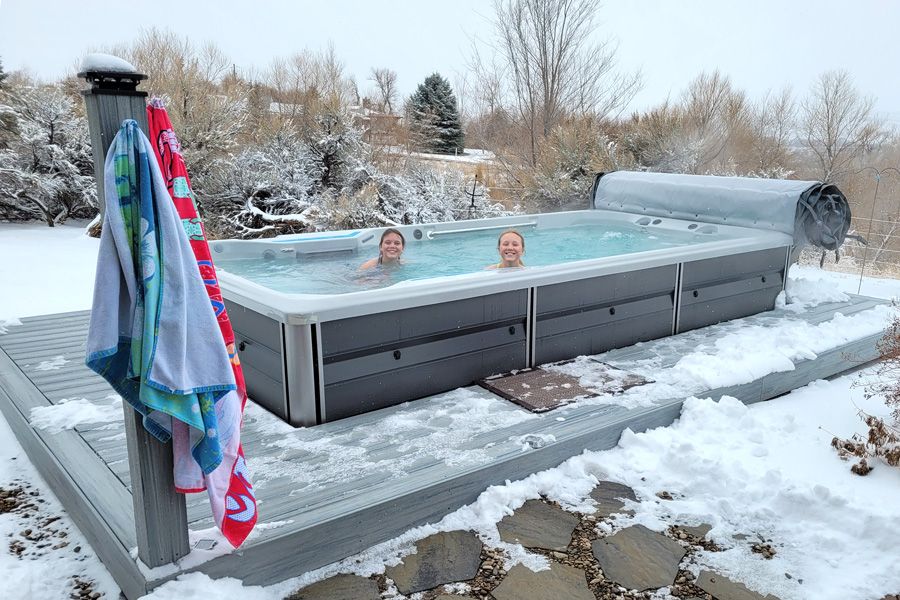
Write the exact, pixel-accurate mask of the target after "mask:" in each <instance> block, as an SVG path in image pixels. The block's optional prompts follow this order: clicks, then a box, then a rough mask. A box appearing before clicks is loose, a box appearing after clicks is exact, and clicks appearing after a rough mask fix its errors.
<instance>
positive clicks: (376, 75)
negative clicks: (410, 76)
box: [369, 68, 397, 114]
mask: <svg viewBox="0 0 900 600" xmlns="http://www.w3.org/2000/svg"><path fill="white" fill-rule="evenodd" d="M369 79H371V80H372V81H374V82H375V87H376V90H375V91H376V93H377V96H376V98H375V103H376V105H377V106H378V110H380V111H381V112H383V113H387V114H393V112H394V103H395V102H396V101H397V72H396V71H392V70H391V69H385V68H381V69H376V68H372V75H371V76H370V77H369Z"/></svg>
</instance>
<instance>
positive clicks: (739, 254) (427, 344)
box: [213, 210, 793, 425]
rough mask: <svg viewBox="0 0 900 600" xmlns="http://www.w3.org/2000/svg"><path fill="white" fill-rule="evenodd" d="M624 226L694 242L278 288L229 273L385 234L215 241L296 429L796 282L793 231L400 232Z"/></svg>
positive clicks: (250, 363)
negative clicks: (791, 277) (324, 290)
mask: <svg viewBox="0 0 900 600" xmlns="http://www.w3.org/2000/svg"><path fill="white" fill-rule="evenodd" d="M622 224H626V225H629V226H633V227H634V228H636V229H637V230H639V231H641V232H644V233H645V234H647V235H650V236H652V235H653V234H654V233H655V232H659V233H672V232H679V233H683V234H685V237H686V238H687V240H686V243H685V244H684V245H681V246H678V247H666V248H659V249H655V250H643V251H639V252H634V253H630V254H623V255H618V256H606V257H600V258H594V259H584V260H578V261H575V262H569V263H563V264H558V265H547V266H529V267H526V268H524V269H516V270H502V271H501V270H496V271H476V272H472V273H468V274H463V275H454V276H444V277H439V278H435V279H422V280H412V281H404V282H401V283H397V284H394V285H390V286H388V287H384V288H381V289H367V290H363V291H355V292H347V293H331V294H312V293H285V292H280V291H276V290H273V289H271V288H270V287H265V286H263V285H260V284H259V283H256V282H254V281H252V280H249V279H245V278H243V277H240V276H237V275H235V274H233V273H230V272H229V268H230V267H232V265H234V264H235V261H242V260H246V259H247V258H250V257H255V258H256V260H259V261H261V262H264V261H269V262H271V263H273V264H274V265H277V266H279V267H280V266H283V265H284V264H289V263H293V264H300V263H303V262H304V261H305V260H308V259H309V258H311V257H313V256H315V255H321V254H322V253H328V254H330V255H332V256H337V257H339V259H344V258H346V257H349V258H350V259H352V260H353V262H357V263H358V262H362V261H363V260H365V259H366V258H368V257H370V256H372V255H375V254H377V249H376V248H377V243H378V238H379V235H380V230H360V231H354V232H342V233H335V234H332V235H322V234H311V235H298V236H290V237H289V238H287V239H278V240H276V241H270V242H263V241H252V242H240V241H225V242H214V243H213V252H214V258H215V260H216V262H217V264H218V265H221V268H222V270H221V271H220V283H221V286H222V290H223V294H224V296H225V299H226V305H227V308H228V313H229V315H230V317H231V320H232V324H233V326H234V330H235V334H236V336H237V342H238V345H239V350H240V357H241V362H242V364H243V367H244V373H245V376H246V380H247V386H248V391H249V394H250V397H251V398H252V399H253V400H254V401H256V402H257V403H259V404H261V405H262V406H264V407H266V408H267V409H268V410H270V411H271V412H273V413H275V414H276V415H278V416H280V417H281V418H283V419H284V420H285V421H287V422H289V423H291V424H293V425H314V424H317V423H323V422H326V421H333V420H335V419H340V418H343V417H347V416H351V415H355V414H359V413H363V412H367V411H370V410H374V409H378V408H382V407H386V406H390V405H393V404H397V403H400V402H405V401H407V400H412V399H415V398H420V397H423V396H427V395H431V394H435V393H439V392H442V391H446V390H450V389H453V388H456V387H459V386H464V385H469V384H471V383H472V382H473V381H475V380H477V379H480V378H483V377H486V376H489V375H492V374H496V373H501V372H506V371H510V370H513V369H522V368H525V367H530V366H535V365H539V364H543V363H547V362H552V361H558V360H562V359H567V358H572V357H575V356H578V355H583V354H596V353H599V352H603V351H605V350H609V349H611V348H616V347H622V346H627V345H630V344H634V343H636V342H639V341H644V340H649V339H654V338H659V337H663V336H667V335H671V334H674V333H677V332H681V331H687V330H690V329H694V328H697V327H703V326H705V325H709V324H712V323H717V322H719V321H723V320H727V319H733V318H736V317H741V316H746V315H750V314H755V313H758V312H760V311H764V310H770V309H772V308H773V307H774V304H775V298H776V296H777V295H778V293H779V292H780V291H781V290H782V289H783V286H784V279H785V272H786V269H787V265H788V260H789V256H790V249H791V245H792V241H793V240H792V237H791V236H790V235H786V234H784V233H780V232H774V231H760V230H755V229H749V228H743V227H735V226H723V225H710V224H707V223H698V222H693V221H686V220H675V219H666V218H659V217H655V218H651V217H646V216H644V215H637V214H632V213H623V212H610V211H599V210H585V211H576V212H568V213H556V214H546V215H533V216H529V217H527V218H523V217H506V218H500V219H489V220H481V221H465V222H456V223H445V224H432V225H420V226H406V227H402V228H400V229H401V231H402V232H403V234H404V236H405V237H406V238H407V240H409V241H408V242H407V244H408V251H407V252H410V251H411V250H412V248H413V247H414V246H416V245H421V246H427V245H428V244H430V243H432V241H433V240H434V239H435V238H436V237H438V236H441V235H458V233H456V232H460V231H461V230H473V229H474V230H476V231H480V232H485V233H487V232H490V233H491V235H492V238H493V239H494V242H493V244H495V243H496V242H495V240H496V234H497V233H499V232H500V231H502V230H503V229H506V228H507V227H510V226H517V227H518V228H519V229H520V230H521V231H523V232H524V233H525V236H526V240H529V239H530V238H532V237H534V236H533V235H530V233H531V232H534V231H536V230H540V229H545V228H548V229H549V228H553V229H558V230H564V229H565V228H566V227H568V226H574V225H581V226H584V225H589V226H592V227H596V229H597V230H598V232H599V231H603V230H604V228H606V227H609V226H611V225H616V226H621V225H622ZM417 232H418V233H417ZM460 235H461V234H460ZM417 237H418V238H419V239H417ZM528 249H529V250H530V247H529V248H528ZM492 252H493V246H488V248H487V252H486V255H485V262H487V261H489V260H491V259H492V258H493V256H492ZM317 258H318V257H317ZM448 258H451V257H448ZM526 258H527V254H526ZM279 263H281V264H280V265H279ZM300 277H302V275H301V276H300Z"/></svg>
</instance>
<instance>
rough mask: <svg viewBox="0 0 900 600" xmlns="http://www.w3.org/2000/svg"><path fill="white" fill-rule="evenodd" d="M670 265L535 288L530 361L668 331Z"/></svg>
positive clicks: (559, 357) (603, 348) (671, 295)
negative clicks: (533, 339) (533, 353)
mask: <svg viewBox="0 0 900 600" xmlns="http://www.w3.org/2000/svg"><path fill="white" fill-rule="evenodd" d="M676 269H677V267H676V266H674V265H671V266H664V267H656V268H652V269H643V270H639V271H631V272H629V273H619V274H615V275H605V276H602V277H593V278H591V279H583V280H579V281H569V282H566V283H558V284H555V285H547V286H542V287H539V288H537V294H536V296H537V299H536V310H537V325H536V341H535V364H542V363H547V362H553V361H557V360H564V359H568V358H573V357H575V356H579V355H583V354H597V353H599V352H604V351H606V350H609V349H611V348H619V347H622V346H630V345H631V344H634V343H637V342H641V341H646V340H650V339H654V338H658V337H663V336H666V335H670V334H671V333H672V315H673V310H674V298H675V274H676Z"/></svg>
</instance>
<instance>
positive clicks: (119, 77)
mask: <svg viewBox="0 0 900 600" xmlns="http://www.w3.org/2000/svg"><path fill="white" fill-rule="evenodd" d="M120 62H124V61H120ZM128 66H130V65H128ZM131 70H132V72H130V73H129V72H125V71H120V70H115V71H114V72H111V71H110V70H104V67H103V66H98V67H97V68H96V69H95V68H93V67H92V66H91V65H85V66H84V70H83V71H82V72H81V73H79V74H78V76H79V77H82V78H84V79H86V80H87V81H88V83H90V84H91V87H90V89H87V90H83V91H82V95H83V96H84V104H85V108H86V109H87V118H88V129H89V131H90V136H91V146H92V148H93V155H94V179H95V181H96V182H97V200H98V202H99V204H100V210H101V212H102V211H104V210H105V209H106V201H105V196H104V186H103V165H104V161H105V160H106V152H107V150H109V146H110V145H111V143H112V140H113V138H114V137H115V136H116V134H117V133H118V132H119V128H120V127H121V126H122V121H124V120H125V119H134V120H135V121H137V122H138V124H139V125H140V127H141V129H142V130H143V132H144V133H145V134H146V133H147V101H146V97H147V93H146V92H142V91H138V90H137V86H138V84H139V83H140V81H141V80H142V79H146V76H145V75H142V74H140V73H137V72H136V70H135V69H134V68H133V67H132V68H131ZM122 406H123V407H124V410H125V441H126V444H127V449H128V468H129V471H130V473H131V495H132V498H133V501H134V528H135V533H136V538H137V545H138V556H139V557H140V559H141V560H142V561H143V562H144V564H146V565H147V566H148V567H158V566H160V565H164V564H168V563H172V562H175V561H176V560H178V559H179V558H181V557H182V556H184V555H185V554H187V553H188V552H189V551H190V546H189V542H188V530H187V510H186V509H185V501H184V495H182V494H179V493H177V492H176V491H175V482H174V479H173V466H174V465H173V462H174V461H173V457H172V445H171V443H169V444H162V443H160V442H159V441H158V440H157V439H156V438H154V437H153V436H151V435H150V434H149V433H147V430H146V429H144V426H143V424H142V422H141V419H142V417H141V415H140V414H139V413H138V412H137V411H135V410H134V409H133V408H131V406H129V405H128V403H127V402H123V403H122Z"/></svg>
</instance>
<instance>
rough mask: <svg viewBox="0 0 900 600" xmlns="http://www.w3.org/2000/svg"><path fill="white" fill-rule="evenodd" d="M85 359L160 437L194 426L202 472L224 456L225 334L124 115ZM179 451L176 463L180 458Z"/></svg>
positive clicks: (155, 172) (149, 158)
mask: <svg viewBox="0 0 900 600" xmlns="http://www.w3.org/2000/svg"><path fill="white" fill-rule="evenodd" d="M104 183H105V192H106V211H105V214H104V222H103V232H102V234H101V237H100V253H99V256H98V258H97V275H96V280H95V282H94V304H93V308H92V310H91V324H90V328H89V330H88V341H87V361H86V362H87V365H88V366H89V367H90V368H91V369H93V370H94V371H96V372H97V373H99V374H100V375H101V376H103V377H104V378H105V379H106V380H107V381H109V383H110V385H112V387H113V388H114V389H115V390H116V391H117V392H119V394H121V396H122V397H123V398H124V399H125V400H127V401H128V402H129V403H130V404H131V405H132V406H133V407H134V408H135V410H137V411H139V412H140V413H141V414H143V415H144V426H145V427H146V428H147V430H148V431H149V432H150V433H152V434H153V435H154V436H156V437H157V438H159V439H160V440H162V441H167V440H168V439H169V437H170V435H171V432H172V424H171V419H172V418H175V419H178V420H180V421H183V422H184V423H186V424H187V425H189V426H190V428H191V440H192V449H191V453H192V455H193V458H194V460H196V461H197V462H198V463H199V464H200V467H201V469H202V470H203V472H204V473H209V472H210V471H212V470H213V469H215V467H216V466H217V465H218V464H219V463H220V462H221V460H222V452H221V449H220V447H219V443H218V426H217V422H216V421H217V419H216V415H215V410H214V408H215V402H216V400H218V399H219V398H221V397H222V396H223V395H224V394H225V393H227V392H228V391H229V390H233V389H235V381H234V373H233V371H232V368H231V364H230V363H229V361H228V353H227V351H226V350H225V344H224V341H223V339H222V333H221V331H220V329H219V326H218V323H217V322H216V318H215V315H214V313H213V311H212V309H211V308H210V304H209V298H208V296H207V294H206V290H205V288H204V284H203V281H202V279H201V276H200V271H199V269H198V268H197V263H196V260H195V258H194V254H193V252H192V251H191V247H190V242H189V240H188V239H187V236H186V235H185V233H184V228H183V227H182V225H181V221H180V219H179V218H178V214H177V213H176V211H175V207H174V205H173V204H172V201H171V199H170V198H169V195H168V192H167V190H166V184H165V181H164V180H163V178H162V174H161V173H160V170H159V165H158V164H157V162H156V160H155V157H154V155H153V148H152V146H151V145H150V141H149V140H148V139H147V137H146V136H145V135H144V134H143V132H142V131H141V130H140V128H139V127H138V125H137V123H136V122H135V121H133V120H128V121H125V122H124V123H123V124H122V128H121V129H120V130H119V133H118V134H117V135H116V137H115V139H114V140H113V143H112V145H111V146H110V149H109V153H108V154H107V156H106V164H105V179H104ZM177 458H178V457H176V461H177Z"/></svg>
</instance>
